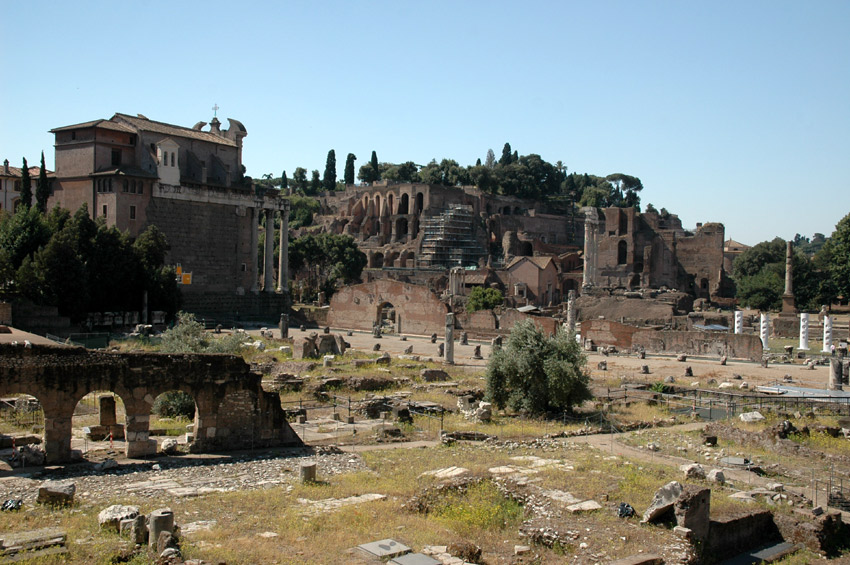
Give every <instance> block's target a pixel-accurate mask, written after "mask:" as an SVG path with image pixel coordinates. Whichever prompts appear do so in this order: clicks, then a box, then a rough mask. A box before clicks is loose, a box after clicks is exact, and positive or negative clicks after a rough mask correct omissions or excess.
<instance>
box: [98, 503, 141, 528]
mask: <svg viewBox="0 0 850 565" xmlns="http://www.w3.org/2000/svg"><path fill="white" fill-rule="evenodd" d="M138 515H139V507H138V506H122V505H121V504H113V505H112V506H107V507H106V508H104V509H103V510H101V511H100V514H98V515H97V522H98V524H100V527H101V528H105V529H107V530H112V531H115V532H117V531H118V528H119V527H120V525H121V522H122V521H123V520H130V519H133V518H135V517H136V516H138Z"/></svg>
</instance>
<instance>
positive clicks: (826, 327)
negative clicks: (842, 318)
mask: <svg viewBox="0 0 850 565" xmlns="http://www.w3.org/2000/svg"><path fill="white" fill-rule="evenodd" d="M831 345H832V318H831V317H830V316H824V317H823V352H824V353H831V352H832V348H831V347H830V346H831Z"/></svg>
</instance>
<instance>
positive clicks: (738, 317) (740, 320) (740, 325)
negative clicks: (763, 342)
mask: <svg viewBox="0 0 850 565" xmlns="http://www.w3.org/2000/svg"><path fill="white" fill-rule="evenodd" d="M742 333H744V313H743V312H741V311H740V310H735V334H736V335H740V334H742Z"/></svg>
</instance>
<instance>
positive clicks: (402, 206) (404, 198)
mask: <svg viewBox="0 0 850 565" xmlns="http://www.w3.org/2000/svg"><path fill="white" fill-rule="evenodd" d="M409 200H410V197H409V196H408V195H407V194H402V195H401V199H400V200H399V203H398V213H399V214H407V213H408V211H407V210H408V207H409V205H410V203H409Z"/></svg>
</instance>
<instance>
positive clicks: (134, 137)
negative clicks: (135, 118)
mask: <svg viewBox="0 0 850 565" xmlns="http://www.w3.org/2000/svg"><path fill="white" fill-rule="evenodd" d="M135 144H136V136H135V135H131V136H130V145H135Z"/></svg>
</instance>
